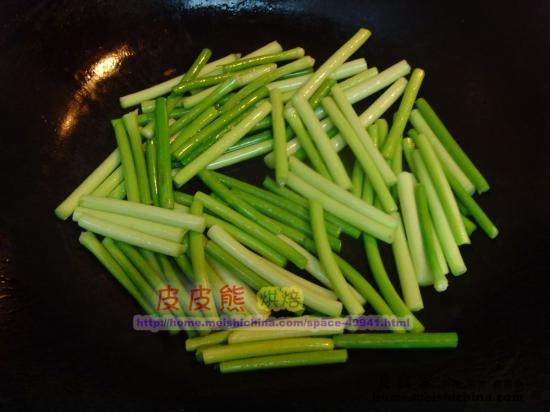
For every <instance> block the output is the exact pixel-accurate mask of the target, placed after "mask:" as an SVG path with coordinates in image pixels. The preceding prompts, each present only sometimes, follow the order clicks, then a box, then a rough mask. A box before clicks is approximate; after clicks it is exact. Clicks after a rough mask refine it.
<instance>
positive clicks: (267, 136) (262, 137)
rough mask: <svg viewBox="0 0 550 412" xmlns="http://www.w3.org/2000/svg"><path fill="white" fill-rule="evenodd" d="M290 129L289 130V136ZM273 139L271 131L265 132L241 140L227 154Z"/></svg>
mask: <svg viewBox="0 0 550 412" xmlns="http://www.w3.org/2000/svg"><path fill="white" fill-rule="evenodd" d="M289 130H290V129H289V128H287V134H288V131H289ZM272 138H273V134H272V133H271V130H265V131H263V132H260V133H257V134H254V135H252V136H250V137H245V138H243V139H241V140H239V141H238V142H237V143H235V144H234V145H233V146H231V147H230V148H229V149H227V150H226V151H225V153H231V152H234V151H235V150H240V149H244V148H245V147H249V146H252V145H255V144H258V143H262V142H265V141H267V140H271V139H272Z"/></svg>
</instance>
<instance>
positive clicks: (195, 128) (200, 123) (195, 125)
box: [170, 106, 220, 153]
mask: <svg viewBox="0 0 550 412" xmlns="http://www.w3.org/2000/svg"><path fill="white" fill-rule="evenodd" d="M219 115H220V111H219V110H218V109H216V107H215V106H212V107H209V108H208V109H206V110H205V111H204V112H202V113H201V114H200V115H199V116H197V118H196V119H195V120H193V121H192V122H191V123H189V124H188V125H187V126H185V127H184V128H183V129H181V130H180V131H179V132H178V134H177V135H176V137H175V138H174V140H173V141H172V144H171V145H170V152H171V153H174V152H176V151H177V150H178V149H179V148H180V147H181V146H182V145H183V144H184V143H185V142H186V141H187V140H189V139H190V138H191V137H193V136H194V135H195V134H197V133H198V132H199V131H200V130H201V129H202V128H204V127H206V126H207V125H208V124H209V123H210V122H212V121H213V120H214V119H216V118H217V117H218V116H219Z"/></svg>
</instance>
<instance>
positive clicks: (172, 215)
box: [81, 196, 205, 232]
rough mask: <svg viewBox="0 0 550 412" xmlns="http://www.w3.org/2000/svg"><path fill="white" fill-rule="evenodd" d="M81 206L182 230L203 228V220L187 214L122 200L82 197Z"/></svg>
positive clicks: (201, 229) (200, 230)
mask: <svg viewBox="0 0 550 412" xmlns="http://www.w3.org/2000/svg"><path fill="white" fill-rule="evenodd" d="M81 206H83V207H87V208H90V209H95V210H102V211H104V212H110V213H117V214H121V215H125V216H131V217H135V218H138V219H145V220H150V221H152V222H157V223H164V224H167V225H172V226H176V227H182V228H184V229H189V230H195V231H197V232H202V231H203V230H204V227H205V223H204V219H203V218H201V217H197V216H193V215H190V214H188V213H180V212H175V211H173V210H168V209H163V208H160V207H156V206H149V205H143V204H139V203H134V202H128V201H124V200H116V199H107V198H102V197H94V196H83V197H82V199H81Z"/></svg>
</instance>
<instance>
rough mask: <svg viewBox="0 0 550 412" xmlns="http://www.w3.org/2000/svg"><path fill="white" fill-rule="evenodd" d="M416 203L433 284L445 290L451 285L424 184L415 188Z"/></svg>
mask: <svg viewBox="0 0 550 412" xmlns="http://www.w3.org/2000/svg"><path fill="white" fill-rule="evenodd" d="M415 198H416V205H417V206H418V217H419V223H420V228H421V235H422V240H423V246H424V247H425V251H426V257H427V263H428V264H429V266H430V269H431V273H432V275H433V285H434V288H435V290H437V291H438V292H443V291H444V290H446V289H447V287H448V286H449V282H448V280H447V278H446V277H445V275H446V273H447V272H446V270H445V267H442V266H441V265H440V262H439V260H438V258H437V251H436V247H437V245H438V242H439V241H438V240H437V237H436V236H435V232H434V229H433V225H432V219H431V217H430V210H429V208H428V200H427V199H426V191H425V189H424V186H423V185H422V184H419V185H417V186H416V189H415Z"/></svg>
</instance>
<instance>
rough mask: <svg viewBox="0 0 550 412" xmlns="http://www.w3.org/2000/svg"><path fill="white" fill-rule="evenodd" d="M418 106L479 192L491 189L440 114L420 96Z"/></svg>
mask: <svg viewBox="0 0 550 412" xmlns="http://www.w3.org/2000/svg"><path fill="white" fill-rule="evenodd" d="M416 107H417V108H418V110H419V111H420V113H421V114H422V117H424V119H425V120H426V122H427V123H428V125H429V126H430V128H431V129H432V130H433V132H434V133H435V135H436V136H437V138H438V139H439V140H440V141H441V143H442V144H443V146H445V149H447V151H448V152H449V154H450V155H451V156H452V158H453V159H454V160H455V161H456V163H457V164H458V165H459V166H460V168H461V169H462V171H463V172H464V174H465V175H466V176H468V178H469V179H470V180H471V181H472V183H473V184H474V186H475V187H476V190H477V191H478V193H483V192H485V191H487V190H489V183H487V180H485V178H484V177H483V175H482V174H481V172H480V171H479V170H478V169H477V168H476V166H475V165H474V164H473V162H472V161H471V160H470V158H469V157H468V155H467V154H466V153H465V152H464V151H463V150H462V148H461V147H460V146H459V145H458V143H457V142H456V140H455V139H454V137H453V136H452V135H451V133H450V132H449V130H447V128H446V127H445V125H444V124H443V122H442V121H441V119H440V118H439V116H438V115H437V114H436V113H435V111H434V110H433V109H432V107H431V106H430V105H429V104H428V102H427V101H426V100H425V99H423V98H420V99H418V100H417V101H416Z"/></svg>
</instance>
